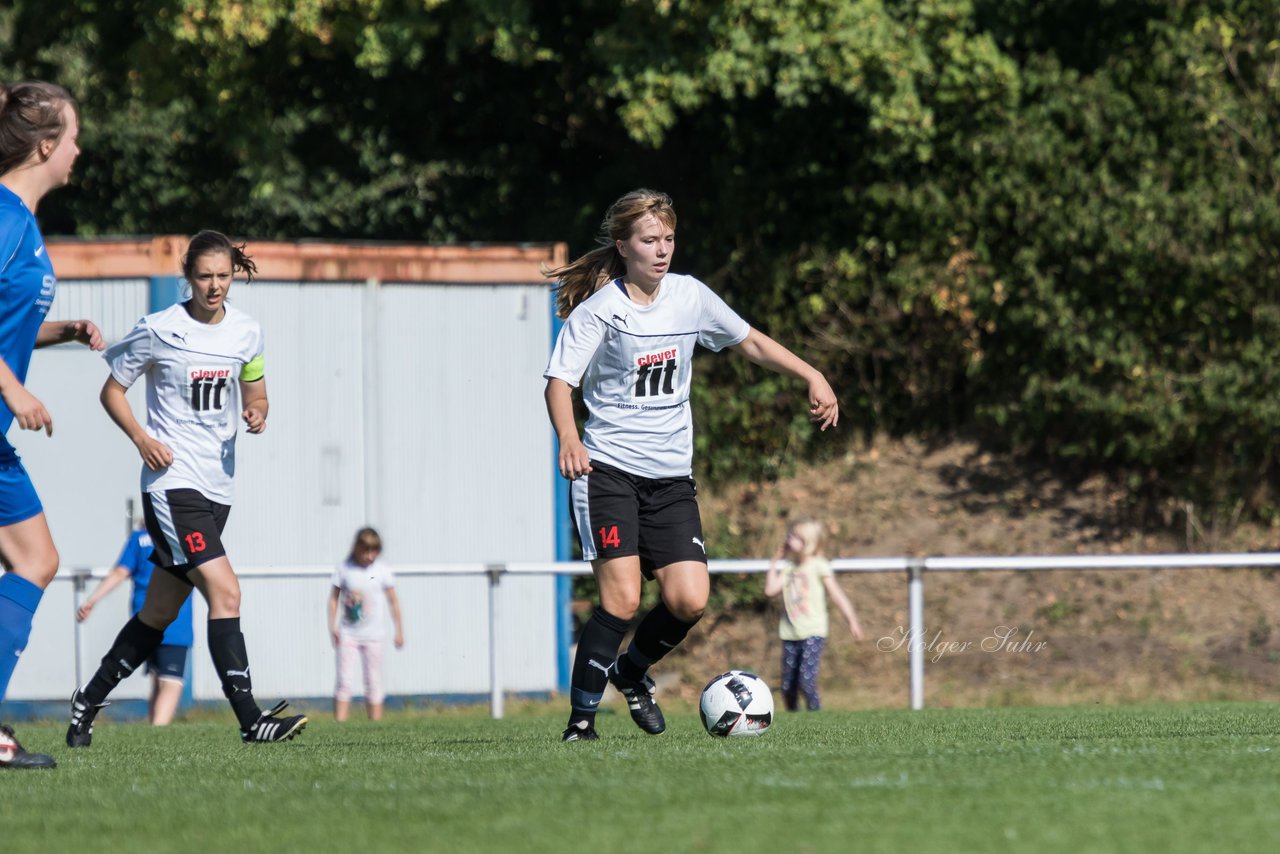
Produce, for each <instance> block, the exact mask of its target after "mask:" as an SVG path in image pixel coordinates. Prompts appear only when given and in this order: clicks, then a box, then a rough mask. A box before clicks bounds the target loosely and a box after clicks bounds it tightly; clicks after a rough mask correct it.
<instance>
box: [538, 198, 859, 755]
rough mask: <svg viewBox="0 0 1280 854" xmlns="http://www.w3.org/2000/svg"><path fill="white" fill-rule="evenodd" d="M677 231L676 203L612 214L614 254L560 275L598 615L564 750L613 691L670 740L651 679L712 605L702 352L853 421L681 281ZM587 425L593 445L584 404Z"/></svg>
mask: <svg viewBox="0 0 1280 854" xmlns="http://www.w3.org/2000/svg"><path fill="white" fill-rule="evenodd" d="M675 231H676V215H675V210H674V209H673V207H672V204H671V199H670V198H669V197H668V196H667V195H666V194H664V193H657V192H654V191H652V190H636V191H634V192H631V193H628V194H627V195H625V196H623V197H622V198H620V199H618V200H617V201H616V202H614V204H613V205H612V206H611V207H610V208H609V211H608V213H607V214H606V215H605V218H604V222H603V223H602V226H601V236H600V243H601V246H600V247H599V248H597V249H595V250H593V251H591V252H588V253H587V254H585V255H583V256H582V257H581V258H578V259H577V260H576V261H573V262H571V263H570V264H568V265H566V266H564V267H561V268H559V269H557V270H551V271H549V272H548V273H547V275H548V276H551V277H554V278H556V279H559V281H560V285H559V294H558V300H557V308H558V310H559V314H560V316H561V317H564V318H566V320H565V324H564V327H563V328H562V329H561V330H560V337H559V338H558V340H557V341H556V346H555V349H554V351H553V352H552V354H551V362H550V364H549V365H548V366H547V370H546V372H545V373H544V374H543V376H544V377H545V378H546V380H547V387H546V399H547V412H548V414H549V415H550V416H551V424H552V426H553V427H554V429H555V431H556V435H557V436H558V437H559V440H560V455H559V465H560V473H561V474H562V475H563V476H564V477H566V478H568V479H569V480H571V481H572V482H573V483H572V485H571V486H570V495H571V498H572V502H573V516H574V522H575V528H576V531H577V534H578V538H579V540H580V541H581V543H582V556H583V558H584V559H585V560H589V561H591V569H592V572H593V573H594V574H595V578H596V584H597V585H598V587H599V591H600V607H599V608H598V609H597V610H596V611H595V613H593V614H592V615H591V618H590V619H589V620H588V621H587V624H586V626H585V627H583V630H582V634H581V637H580V638H579V641H578V652H577V656H576V657H575V659H574V664H573V673H572V676H571V682H570V686H571V691H570V695H569V704H570V714H569V726H568V727H567V728H566V729H565V731H564V735H563V739H564V740H565V741H594V740H596V739H597V738H598V735H597V733H596V729H595V715H596V709H597V707H598V706H599V704H600V699H601V697H602V696H603V695H604V689H605V686H606V684H607V683H608V682H612V683H613V685H614V687H615V688H617V689H618V691H619V693H621V694H622V695H623V697H624V698H625V699H626V701H627V705H628V707H629V708H630V710H631V717H632V719H633V720H634V721H635V722H636V724H637V725H638V726H639V727H640V728H641V729H643V730H644V731H645V732H648V733H652V734H654V735H656V734H658V733H660V732H662V731H663V730H665V729H666V722H665V720H664V719H663V717H662V711H661V709H659V708H658V704H657V702H656V701H655V700H654V698H653V693H654V683H653V680H652V679H651V678H650V677H649V675H648V670H649V667H650V666H651V665H652V664H654V663H655V662H657V661H658V660H659V659H661V658H662V657H663V656H664V655H666V654H667V653H668V652H670V651H671V650H672V649H674V648H675V647H676V646H678V645H679V644H680V642H681V641H683V640H684V638H685V636H686V635H687V634H688V633H689V630H690V629H692V628H693V626H694V624H695V623H697V622H698V620H699V618H701V616H702V611H703V609H704V608H705V607H706V604H707V595H708V593H709V592H710V587H711V581H710V576H709V575H708V573H707V557H706V549H705V548H704V546H703V538H702V521H701V518H700V517H699V515H698V503H697V498H696V489H695V486H694V482H693V478H692V477H691V475H692V472H693V421H692V416H691V414H690V409H689V387H690V384H691V381H692V359H693V351H694V348H695V347H697V346H702V347H706V348H707V349H709V350H722V349H724V348H725V347H732V348H733V349H734V350H736V351H738V352H739V353H741V354H742V355H743V356H746V357H747V358H748V359H750V360H751V361H752V362H755V363H756V364H758V365H762V366H764V367H766V368H769V369H771V370H774V371H777V372H778V373H781V374H786V375H789V376H793V377H796V378H797V379H800V380H803V381H804V382H806V383H807V384H808V386H809V414H810V417H811V418H812V419H813V421H814V422H815V423H817V424H818V425H819V426H820V427H821V429H823V430H826V429H827V428H828V427H834V426H835V425H836V423H837V422H838V420H839V416H840V408H839V403H838V402H837V401H836V396H835V392H833V391H832V389H831V385H830V384H829V383H828V382H827V381H826V379H825V378H824V377H823V376H822V374H821V373H820V372H819V371H818V370H816V369H815V368H813V367H812V366H811V365H809V364H808V363H807V362H805V361H804V360H803V359H801V358H800V357H799V356H796V355H795V354H794V353H792V352H791V351H790V350H788V349H787V348H786V347H784V346H782V345H781V344H779V343H777V342H776V341H774V340H773V339H771V338H769V337H768V336H767V335H765V334H764V333H762V332H760V331H758V330H756V329H753V328H752V327H751V326H750V325H748V324H747V322H746V321H745V320H743V319H742V318H741V317H739V316H738V315H737V314H735V313H734V311H733V310H732V309H731V308H729V307H728V306H727V305H725V303H724V301H723V300H721V299H720V297H718V296H716V295H715V294H714V293H712V291H711V290H710V289H709V288H708V287H707V286H706V285H704V284H703V283H702V282H700V281H698V280H697V279H695V278H693V277H692V276H684V275H679V274H676V273H672V272H671V270H670V267H671V258H672V255H673V254H674V253H675V246H676V243H675ZM575 388H579V389H580V390H581V394H582V399H583V402H584V403H585V404H586V407H587V411H588V414H589V417H588V419H587V423H586V425H585V427H584V429H583V434H582V436H581V437H579V435H578V429H577V424H576V423H575V421H574V416H573V401H572V392H573V389H575ZM645 578H649V579H656V580H657V582H658V586H659V589H660V593H661V598H660V600H659V602H658V604H657V605H656V606H655V607H654V608H653V610H651V611H649V613H648V614H647V615H645V617H644V619H643V620H641V621H640V624H639V625H638V626H637V627H636V631H635V636H634V638H633V639H632V641H631V644H630V646H629V647H628V649H627V651H626V652H625V653H623V654H621V655H619V654H618V649H619V646H620V644H621V643H622V638H623V636H624V635H625V634H626V631H627V627H628V625H629V623H630V622H631V620H632V618H634V617H635V614H636V610H637V609H638V608H639V607H640V590H641V585H642V584H643V581H644V579H645Z"/></svg>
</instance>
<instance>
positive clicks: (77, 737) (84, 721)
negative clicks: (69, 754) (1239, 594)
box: [67, 688, 111, 747]
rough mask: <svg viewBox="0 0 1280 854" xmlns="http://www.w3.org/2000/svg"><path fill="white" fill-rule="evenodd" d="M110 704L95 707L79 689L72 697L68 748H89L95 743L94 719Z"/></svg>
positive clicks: (100, 704)
mask: <svg viewBox="0 0 1280 854" xmlns="http://www.w3.org/2000/svg"><path fill="white" fill-rule="evenodd" d="M109 705H111V704H110V703H99V704H98V705H96V706H95V705H94V704H92V703H90V702H89V701H88V700H86V699H85V697H84V695H83V694H81V693H80V689H79V688H77V689H76V691H75V693H74V694H72V695H71V725H70V726H69V727H67V747H88V746H89V745H90V744H92V743H93V719H94V718H96V717H97V716H98V710H99V709H101V708H104V707H105V706H109Z"/></svg>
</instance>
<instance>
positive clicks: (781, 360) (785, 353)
mask: <svg viewBox="0 0 1280 854" xmlns="http://www.w3.org/2000/svg"><path fill="white" fill-rule="evenodd" d="M733 349H735V350H737V351H738V352H739V353H741V354H742V355H743V356H745V357H746V358H747V359H749V360H750V361H752V362H755V363H756V364H757V365H760V366H761V367H764V368H768V369H769V370H771V371H776V372H777V373H779V374H786V375H787V376H792V377H795V378H796V379H801V380H804V381H805V382H806V383H808V384H809V420H811V421H813V422H814V423H815V424H818V425H820V429H822V430H826V429H827V428H828V427H835V426H837V425H838V424H839V423H840V402H839V401H838V400H836V393H835V391H833V390H832V388H831V384H830V383H828V382H827V379H826V377H824V376H823V375H822V372H821V371H819V370H818V369H817V368H815V367H813V366H812V365H810V364H809V363H808V362H806V361H805V360H804V359H801V358H800V357H799V356H797V355H796V354H795V353H792V352H791V351H790V350H788V349H787V348H786V347H783V346H782V345H781V344H779V343H778V342H777V341H774V340H773V339H772V338H770V337H769V336H768V335H765V334H764V333H763V332H761V331H760V330H758V329H756V328H755V327H752V329H751V331H750V332H748V333H747V337H746V338H744V339H742V342H741V343H739V344H735V345H734V348H733Z"/></svg>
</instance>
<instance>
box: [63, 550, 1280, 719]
mask: <svg viewBox="0 0 1280 854" xmlns="http://www.w3.org/2000/svg"><path fill="white" fill-rule="evenodd" d="M831 565H832V568H833V570H834V571H836V572H901V573H903V574H904V575H905V576H906V578H907V636H906V637H907V641H906V646H907V648H908V660H909V683H910V698H911V708H912V709H922V708H924V699H925V694H924V677H925V670H924V665H925V651H926V642H925V638H924V632H925V622H924V602H925V599H924V577H925V575H926V574H927V573H930V572H979V571H1014V572H1028V571H1042V570H1084V569H1089V570H1133V569H1151V570H1154V569H1192V568H1195V569H1227V568H1256V569H1262V568H1267V567H1280V553H1276V552H1256V553H1227V554H1151V555H1105V556H1085V555H1037V556H1011V557H999V556H979V557H923V558H907V557H885V558H836V559H833V560H832V561H831ZM709 567H710V570H711V572H712V573H763V572H765V571H766V570H767V569H768V567H769V562H768V561H767V560H713V561H710V563H709ZM106 571H107V570H105V569H98V570H78V571H72V572H68V573H64V574H62V575H60V576H59V577H58V579H59V580H61V581H69V582H71V583H73V584H74V586H75V595H74V603H75V605H76V607H78V606H79V604H80V602H81V601H82V599H83V596H84V591H85V589H86V587H87V582H88V580H89V579H91V578H95V577H101V576H103V575H105V573H106ZM395 571H396V577H397V579H402V578H409V577H414V576H471V577H482V578H485V579H487V582H488V596H487V604H486V608H485V613H486V620H487V626H486V632H487V637H488V687H489V707H490V714H491V715H492V716H493V717H494V718H501V717H502V716H503V696H504V693H505V690H504V684H505V683H504V680H503V673H502V668H501V666H500V665H501V661H502V656H501V655H500V653H499V650H500V648H501V645H500V644H499V640H498V638H499V629H500V627H501V626H502V625H503V622H504V621H503V615H502V603H503V599H502V597H501V596H500V591H501V586H502V582H503V579H504V578H507V577H508V576H510V577H512V578H517V577H530V576H554V575H588V574H590V567H589V566H588V565H586V564H585V563H582V562H550V561H549V562H545V563H537V562H521V563H505V564H504V563H492V564H480V563H472V564H440V565H417V566H396V567H395ZM237 572H238V574H239V575H240V576H241V577H242V578H244V579H246V580H248V579H253V578H271V577H283V576H287V577H289V578H302V577H309V576H312V575H314V576H315V577H316V578H317V579H319V578H324V579H327V578H328V573H327V572H319V571H307V570H301V571H299V570H290V569H284V568H278V567H277V568H252V567H251V568H245V569H240V570H237ZM76 650H77V656H76V659H77V662H76V678H77V680H80V679H82V678H83V675H84V674H83V673H82V668H83V666H84V665H83V661H84V656H83V650H82V638H81V629H80V625H79V624H77V625H76Z"/></svg>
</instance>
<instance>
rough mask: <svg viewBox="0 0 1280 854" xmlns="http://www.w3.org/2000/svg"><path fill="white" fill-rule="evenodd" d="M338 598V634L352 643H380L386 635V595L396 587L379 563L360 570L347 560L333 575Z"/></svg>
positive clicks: (388, 569)
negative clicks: (377, 641)
mask: <svg viewBox="0 0 1280 854" xmlns="http://www.w3.org/2000/svg"><path fill="white" fill-rule="evenodd" d="M332 583H333V586H334V587H336V588H338V590H339V591H340V592H339V594H338V633H339V634H340V635H342V636H343V637H348V638H351V639H352V640H362V641H369V640H382V638H384V637H385V636H386V634H387V619H386V610H387V607H386V599H387V594H386V591H387V590H390V589H391V588H393V587H395V586H396V576H395V573H394V572H393V571H392V570H391V567H390V566H388V565H387V564H385V563H383V562H382V561H381V560H374V562H373V563H371V564H369V565H368V566H361V565H360V564H358V563H356V562H355V561H353V560H351V559H350V558H348V559H347V560H344V561H343V562H342V563H341V564H339V565H338V567H337V568H336V569H334V571H333V579H332Z"/></svg>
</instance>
